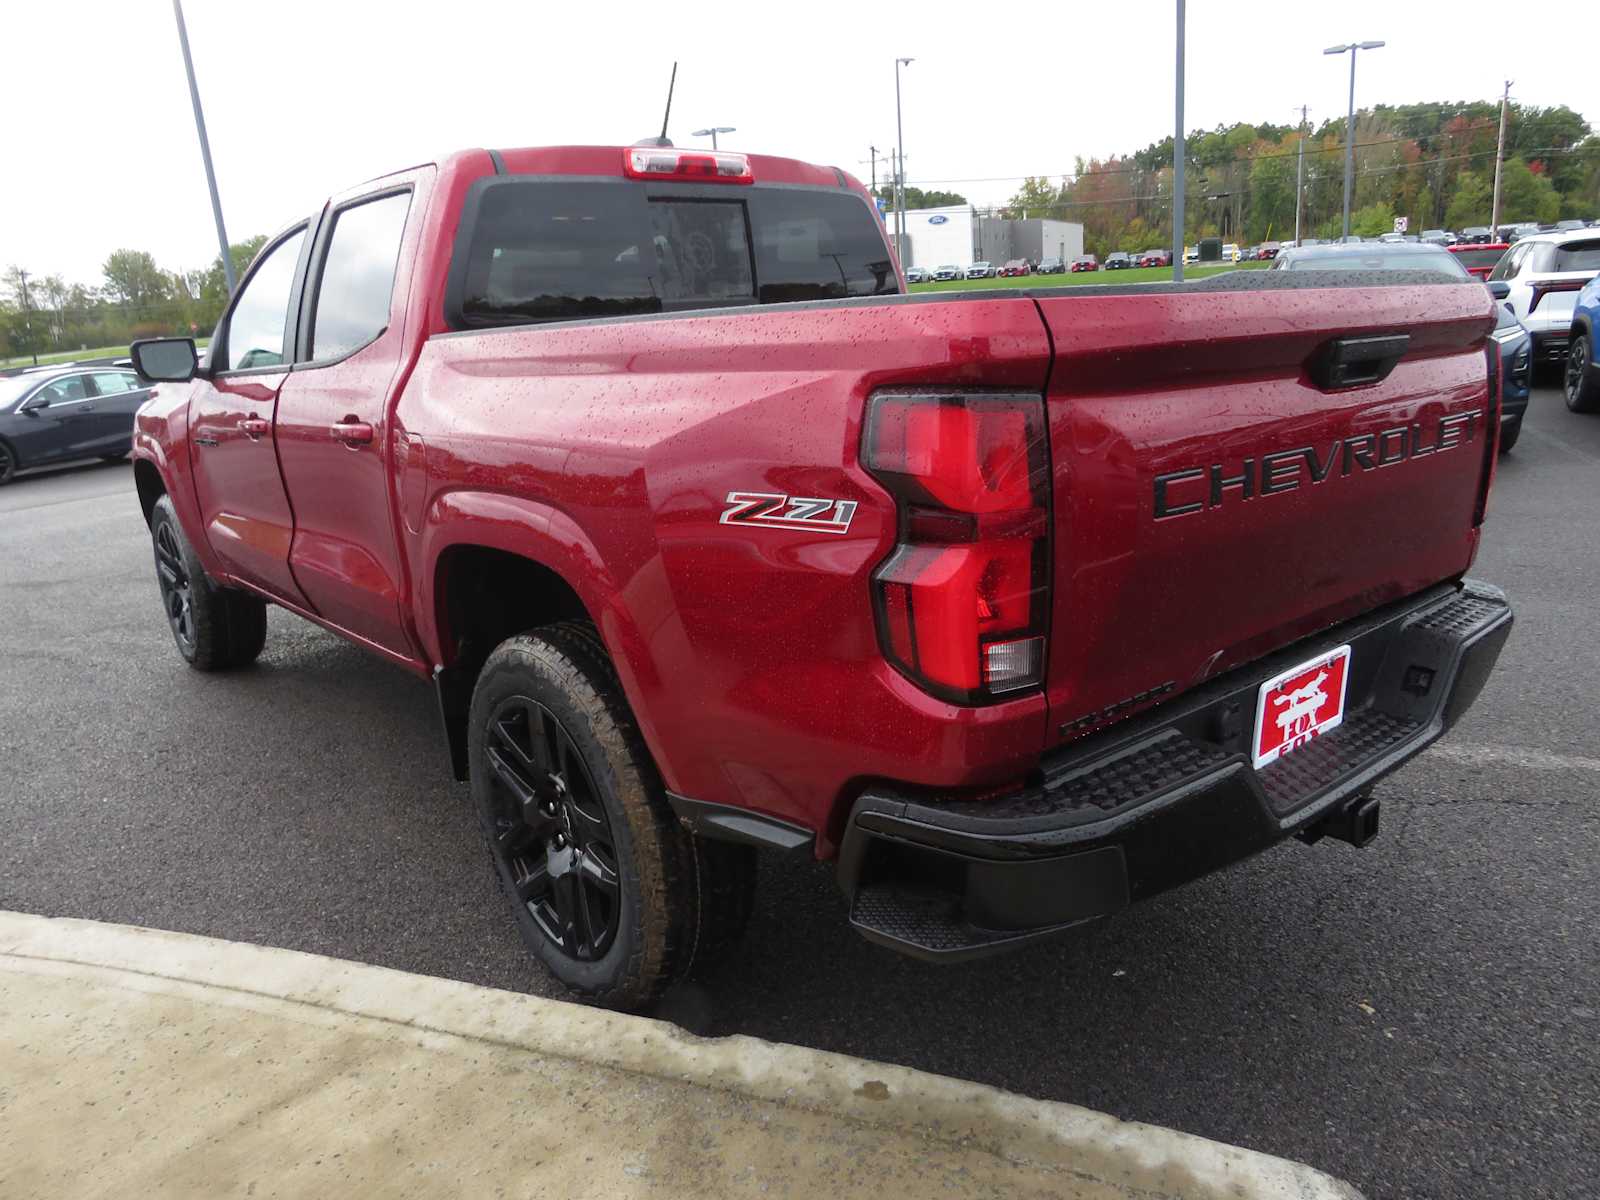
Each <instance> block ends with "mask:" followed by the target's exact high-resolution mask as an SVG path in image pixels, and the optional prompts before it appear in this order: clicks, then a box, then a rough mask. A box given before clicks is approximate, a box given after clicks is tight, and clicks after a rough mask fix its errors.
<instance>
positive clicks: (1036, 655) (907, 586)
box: [863, 392, 1049, 703]
mask: <svg viewBox="0 0 1600 1200" xmlns="http://www.w3.org/2000/svg"><path fill="white" fill-rule="evenodd" d="M1045 436H1046V435H1045V426H1044V403H1043V400H1042V399H1041V398H1040V397H1039V396H1037V395H1019V394H1010V393H1007V394H988V395H978V394H956V395H926V394H920V393H917V394H913V393H893V392H890V393H880V394H878V395H876V396H874V397H873V398H872V402H871V407H870V410H869V413H868V420H867V429H866V433H865V446H864V450H865V453H864V455H863V461H864V464H865V465H866V467H867V469H868V470H870V471H871V472H872V474H873V475H874V477H876V478H877V479H878V480H879V481H880V482H882V483H883V484H884V486H885V487H887V488H888V489H889V490H890V491H891V492H892V493H894V495H895V497H896V499H897V501H898V502H899V507H900V514H901V519H900V539H899V544H898V545H897V546H896V548H895V551H894V553H893V554H891V555H890V557H889V558H888V560H887V561H886V562H885V563H884V564H883V566H881V567H880V568H879V569H878V571H877V573H876V574H875V575H874V577H873V579H874V585H875V588H876V591H877V600H878V619H879V636H880V640H881V642H882V644H883V649H884V653H885V655H886V656H887V657H888V659H889V660H890V661H891V662H892V663H894V665H895V666H896V667H898V668H899V669H900V670H901V671H902V672H903V673H904V674H906V675H907V676H909V677H910V678H911V679H912V680H914V681H915V682H917V683H918V684H919V685H921V686H922V687H924V688H925V689H926V690H928V691H930V692H932V693H934V694H935V695H938V696H941V697H943V698H945V699H950V700H955V701H957V702H960V703H974V702H980V701H982V700H984V699H994V698H996V697H997V696H998V695H999V694H1000V693H1002V692H1005V693H1009V692H1015V691H1019V690H1021V689H1023V688H1027V687H1032V686H1035V685H1037V684H1038V683H1040V682H1041V681H1042V679H1043V677H1044V636H1043V635H1044V627H1045V619H1046V614H1047V612H1048V607H1049V606H1048V588H1049V582H1048V572H1049V545H1048V536H1049V517H1048V485H1049V462H1048V454H1047V448H1046V443H1045Z"/></svg>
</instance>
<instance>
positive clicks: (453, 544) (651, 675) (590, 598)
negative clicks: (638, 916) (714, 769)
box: [412, 490, 673, 787]
mask: <svg viewBox="0 0 1600 1200" xmlns="http://www.w3.org/2000/svg"><path fill="white" fill-rule="evenodd" d="M463 547H480V548H484V549H489V550H500V551H503V552H505V553H507V554H514V555H516V556H518V557H519V558H524V559H527V560H528V561H530V562H533V563H537V564H538V565H539V566H541V567H544V568H545V569H546V570H549V571H551V572H552V573H553V574H555V575H558V576H560V578H561V579H563V580H564V581H565V582H566V583H567V585H568V586H569V587H571V588H572V590H573V591H574V592H575V593H576V594H577V596H578V599H579V600H580V601H582V603H583V606H584V608H585V609H586V610H587V611H588V613H589V616H590V617H591V618H593V620H594V623H595V627H596V629H597V630H598V632H599V634H600V640H601V641H602V642H603V643H604V645H605V648H606V651H607V653H609V654H610V656H611V661H612V664H613V666H614V667H615V668H616V671H617V678H618V679H619V680H620V681H621V683H622V690H623V694H624V695H625V696H626V698H627V701H628V705H629V707H630V708H631V709H632V710H633V717H634V720H635V721H636V722H637V723H638V726H639V731H640V733H641V734H642V735H643V736H644V740H645V744H646V745H647V746H648V747H649V748H650V752H651V754H652V755H653V756H654V757H655V761H656V765H657V767H658V768H659V769H660V770H661V773H662V775H663V777H664V778H665V780H666V782H667V786H668V787H671V786H672V778H673V772H672V770H671V768H670V765H669V763H668V760H667V756H666V755H665V754H664V753H663V746H662V743H661V739H660V737H659V736H658V735H657V731H656V729H655V726H654V723H653V722H652V721H651V719H650V714H649V712H648V711H647V710H646V709H645V708H644V706H643V705H642V704H641V703H640V699H641V696H642V695H643V693H644V691H645V690H646V686H648V685H649V684H650V683H651V682H653V681H654V680H655V679H656V678H657V677H658V675H659V672H658V671H657V670H656V666H655V661H654V657H653V655H652V654H651V651H650V649H649V643H648V641H647V639H646V638H645V636H644V634H643V632H642V631H641V629H640V628H639V625H638V622H637V621H636V620H635V618H634V614H633V612H632V610H631V609H630V608H629V607H628V606H627V604H626V603H625V601H624V599H623V591H624V589H623V588H622V587H621V586H620V585H619V584H618V583H617V581H616V579H615V578H614V576H613V575H612V573H611V571H610V569H609V568H608V567H607V566H606V562H605V559H604V558H603V557H602V555H601V553H600V551H599V549H598V548H597V547H596V546H595V544H594V542H593V540H592V539H591V538H590V537H589V535H588V534H587V533H586V532H585V531H584V529H583V528H582V526H580V525H579V524H578V523H577V522H576V521H575V520H573V518H572V517H571V516H570V515H569V514H568V513H566V512H565V511H563V510H562V509H560V508H557V507H555V506H554V505H550V504H543V503H540V502H539V501H536V500H530V499H526V498H524V497H520V496H511V495H506V494H504V493H498V492H473V491H465V490H460V491H449V492H443V493H440V494H439V495H437V496H435V497H434V498H433V499H432V501H431V502H430V503H429V505H428V509H427V511H426V513H425V514H424V518H423V523H422V532H421V535H420V537H419V539H418V550H417V555H416V562H417V564H418V567H417V577H416V580H415V584H414V587H413V591H412V595H413V596H414V598H415V606H416V622H417V634H418V637H419V638H420V640H421V643H422V647H423V649H424V651H425V653H427V654H428V655H429V657H430V658H431V660H432V663H433V666H434V671H435V675H436V676H444V675H445V674H446V673H447V672H448V671H449V669H450V668H451V667H452V666H453V665H454V659H455V651H454V647H453V646H451V645H450V644H449V643H450V639H449V631H448V629H447V628H446V619H445V616H444V614H443V613H441V611H440V608H441V600H442V588H441V581H442V578H443V577H442V575H441V564H442V563H443V561H444V559H445V557H446V555H448V554H449V553H450V551H452V550H456V549H460V548H463ZM465 683H466V681H464V680H462V681H458V683H457V685H456V686H458V687H459V686H463V685H465ZM460 699H461V697H460V696H459V694H458V696H457V698H456V702H457V703H459V702H460ZM444 702H446V700H445V695H444V687H443V681H442V679H441V703H444Z"/></svg>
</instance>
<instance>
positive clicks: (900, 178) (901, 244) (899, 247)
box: [894, 58, 916, 268]
mask: <svg viewBox="0 0 1600 1200" xmlns="http://www.w3.org/2000/svg"><path fill="white" fill-rule="evenodd" d="M915 61H916V59H914V58H897V59H895V60H894V146H895V160H896V161H895V168H894V211H895V218H894V253H895V257H896V258H898V259H899V260H900V266H901V267H902V268H904V267H905V265H906V264H905V257H906V247H905V236H906V132H905V127H904V126H903V124H902V123H901V120H900V68H901V67H909V66H910V65H911V64H912V63H914V62H915Z"/></svg>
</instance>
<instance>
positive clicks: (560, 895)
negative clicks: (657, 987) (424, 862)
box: [484, 696, 622, 962]
mask: <svg viewBox="0 0 1600 1200" xmlns="http://www.w3.org/2000/svg"><path fill="white" fill-rule="evenodd" d="M484 751H485V755H486V757H487V760H488V765H489V769H490V777H491V779H492V781H493V784H494V793H495V810H494V813H493V821H494V830H493V835H492V848H493V851H494V856H495V859H496V862H497V864H498V865H499V867H500V869H501V872H502V874H503V876H504V878H505V879H506V880H507V883H508V885H509V887H510V890H511V891H512V892H513V894H514V895H515V896H516V899H517V901H518V902H519V903H520V904H522V905H523V906H524V907H525V908H526V909H527V912H528V916H529V918H530V919H531V920H532V921H533V923H534V924H535V925H537V926H538V927H539V931H540V932H541V933H542V934H543V935H544V936H545V938H546V939H548V941H549V943H550V944H551V945H552V946H553V947H555V948H556V949H558V950H560V951H561V953H562V954H564V955H566V956H567V957H569V958H572V959H575V960H577V961H579V962H593V961H595V960H596V959H599V958H601V957H603V956H604V955H605V953H606V951H607V950H608V949H610V947H611V944H612V942H613V941H614V940H615V939H616V936H617V923H618V919H619V917H620V915H621V912H622V886H621V876H620V874H619V870H618V861H617V844H616V839H615V837H614V835H613V834H612V831H611V822H610V820H609V819H608V818H607V816H606V809H605V804H604V803H603V801H602V800H601V797H600V792H599V790H598V789H597V788H596V786H595V782H594V776H593V775H592V774H591V773H590V770H589V766H588V764H587V763H586V762H584V759H583V754H582V753H581V752H580V751H579V749H578V747H577V744H576V743H575V742H574V741H573V740H572V736H571V735H570V734H569V733H568V732H567V730H566V727H565V726H563V725H562V723H561V721H560V720H559V719H558V718H557V717H556V716H555V714H554V713H552V712H551V711H550V710H549V709H548V708H546V707H545V706H544V705H543V704H540V703H539V702H538V701H537V700H532V699H529V698H528V697H526V696H511V697H509V698H507V699H506V700H504V701H502V702H501V704H500V705H499V707H498V708H496V709H495V711H494V713H493V715H492V716H491V717H490V720H489V727H488V730H487V738H486V744H485V747H484Z"/></svg>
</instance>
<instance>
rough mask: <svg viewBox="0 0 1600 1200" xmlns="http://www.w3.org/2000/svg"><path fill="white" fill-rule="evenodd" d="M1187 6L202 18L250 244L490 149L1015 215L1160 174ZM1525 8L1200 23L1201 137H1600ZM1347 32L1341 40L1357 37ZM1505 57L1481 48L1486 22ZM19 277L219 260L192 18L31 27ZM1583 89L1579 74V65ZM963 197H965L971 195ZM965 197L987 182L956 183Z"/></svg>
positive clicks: (1586, 99) (16, 95)
mask: <svg viewBox="0 0 1600 1200" xmlns="http://www.w3.org/2000/svg"><path fill="white" fill-rule="evenodd" d="M1174 7H1175V6H1174V2H1173V0H1122V2H1121V3H1115V4H1106V3H1084V2H1083V0H1054V2H1053V3H1034V2H1033V0H1008V2H1007V3H1003V4H986V5H977V4H973V3H970V2H966V3H960V4H956V3H948V4H946V3H935V2H930V0H922V2H920V3H905V2H901V3H890V4H884V3H877V4H871V3H862V2H860V0H854V2H852V3H843V4H841V3H834V2H832V0H807V2H805V3H794V2H793V0H790V2H786V3H783V4H774V3H771V2H770V0H744V2H742V3H711V2H707V0H648V2H645V3H635V2H633V0H593V2H590V3H572V2H570V0H562V2H560V3H556V2H553V0H518V2H516V3H504V4H502V3H491V2H489V0H448V2H435V3H405V2H403V0H385V2H383V3H368V2H366V0H314V2H313V0H188V2H187V3H186V5H185V13H186V16H187V18H188V23H189V38H190V43H191V45H192V47H193V50H194V55H195V59H196V71H197V73H198V76H199V83H200V92H201V98H202V100H203V101H204V103H205V106H206V120H207V123H208V125H209V128H210V133H211V145H212V152H213V154H214V156H215V159H216V168H217V179H218V184H219V186H220V188H221V191H222V203H223V211H224V216H225V218H226V220H227V225H228V232H229V235H230V236H231V237H232V238H233V239H234V240H235V241H238V240H241V239H243V238H244V237H247V236H249V235H250V234H253V233H265V232H269V231H272V230H275V229H277V228H278V227H280V226H282V225H285V224H287V223H288V222H290V221H291V220H293V219H295V218H297V217H298V216H301V215H303V214H305V213H307V212H309V211H310V210H312V209H313V208H314V207H316V206H317V205H319V204H320V203H321V198H322V197H323V196H324V195H325V194H326V193H329V192H332V191H337V190H340V189H342V188H344V187H346V186H348V185H350V184H353V183H356V182H358V181H360V180H362V179H366V178H370V177H371V176H373V175H378V174H382V173H384V172H386V171H389V170H393V169H396V168H399V167H403V166H408V165H410V164H413V163H417V162H422V161H427V160H428V159H430V158H432V157H434V156H435V155H438V154H441V153H444V152H447V151H449V150H452V149H458V148H462V147H467V146H528V145H549V144H560V143H607V144H623V143H626V142H629V141H632V140H634V139H635V138H637V137H639V136H641V135H643V134H646V133H650V132H654V130H655V129H657V128H659V126H660V121H661V107H662V102H663V99H664V96H665V92H666V84H667V75H668V72H669V71H670V68H671V63H672V60H673V59H674V58H677V59H678V60H679V68H678V89H677V95H676V98H675V100H674V103H673V108H672V125H671V130H670V132H671V135H672V136H673V138H674V140H676V141H677V143H678V144H679V145H685V144H698V143H699V141H700V139H695V138H692V137H690V136H689V133H690V131H691V130H694V129H699V128H702V127H704V126H707V125H712V124H716V125H733V126H736V127H737V128H738V132H737V133H735V134H731V135H726V136H725V137H724V139H723V143H722V144H723V146H724V148H732V149H749V150H755V151H761V152H764V153H771V154H785V155H791V156H794V157H797V158H802V159H808V160H811V161H815V162H821V163H826V164H830V165H834V166H841V167H844V168H846V169H848V170H851V171H853V172H855V173H857V174H859V175H860V176H861V178H863V179H866V178H867V176H868V171H869V168H868V167H867V166H866V165H865V164H864V163H863V162H861V161H860V160H864V159H866V158H867V156H868V151H867V147H868V146H869V145H874V144H875V145H877V146H879V147H882V148H887V147H888V146H890V145H892V144H893V140H894V136H895V119H894V118H895V108H894V59H895V57H896V56H897V55H910V56H914V57H915V58H916V62H914V63H913V64H912V65H911V66H909V67H907V68H906V69H905V72H904V76H903V87H904V109H905V146H906V153H907V173H908V176H909V182H911V183H914V184H919V185H922V186H941V187H944V186H948V187H950V188H952V189H954V190H956V191H960V192H961V193H962V194H964V195H966V196H967V197H969V198H970V199H972V200H974V201H977V202H979V203H986V202H995V201H1000V200H1004V199H1005V198H1006V197H1007V196H1009V195H1010V194H1011V192H1012V190H1013V189H1014V187H1015V185H1016V183H1017V182H1018V180H1019V179H1020V177H1021V176H1024V175H1030V174H1034V175H1037V174H1049V175H1059V174H1061V173H1063V172H1066V171H1070V170H1071V168H1072V163H1073V158H1074V156H1075V155H1079V154H1081V155H1084V156H1085V157H1089V156H1096V155H1098V156H1102V157H1103V156H1106V155H1109V154H1112V153H1116V152H1119V151H1131V150H1136V149H1138V148H1140V147H1142V146H1144V145H1146V144H1148V143H1149V142H1151V141H1153V140H1155V139H1158V138H1160V137H1163V136H1165V135H1166V134H1168V133H1170V132H1171V130H1172V121H1173V86H1172V64H1173V47H1174V42H1173V12H1174ZM1511 11H1513V10H1512V9H1510V8H1508V7H1507V5H1506V4H1505V2H1504V0H1495V2H1494V3H1492V4H1491V3H1488V2H1487V0H1458V2H1457V3H1454V4H1450V5H1443V4H1435V3H1423V2H1421V0H1342V2H1340V0H1335V2H1333V3H1324V4H1317V5H1307V6H1296V5H1286V4H1282V3H1277V2H1271V0H1266V2H1257V0H1234V2H1232V3H1226V2H1223V0H1189V36H1188V98H1187V102H1186V103H1187V113H1186V116H1187V120H1186V124H1187V125H1188V127H1189V128H1190V129H1198V128H1210V127H1213V126H1215V125H1218V124H1223V123H1231V122H1233V121H1236V120H1249V121H1266V120H1271V121H1282V122H1285V123H1288V122H1290V121H1292V120H1293V115H1292V111H1293V109H1294V108H1295V107H1296V106H1298V105H1299V104H1301V103H1305V104H1309V105H1310V106H1311V115H1312V120H1313V122H1315V121H1318V120H1320V119H1323V118H1326V117H1328V116H1330V115H1337V114H1342V113H1343V112H1344V108H1345V94H1346V87H1347V83H1348V75H1347V71H1348V59H1347V58H1340V59H1335V58H1325V57H1323V55H1322V53H1321V51H1322V49H1323V47H1325V46H1328V45H1333V44H1336V43H1339V42H1347V41H1351V40H1361V39H1377V38H1382V39H1385V40H1386V41H1387V42H1388V46H1387V47H1386V48H1384V49H1381V50H1377V51H1373V52H1371V53H1363V54H1362V56H1361V62H1360V66H1359V71H1358V76H1357V80H1356V99H1357V103H1358V104H1361V103H1375V102H1379V101H1382V102H1387V103H1406V102H1412V101H1432V100H1465V99H1477V98H1490V97H1494V96H1497V95H1498V93H1499V90H1500V86H1501V83H1502V81H1503V80H1505V79H1507V78H1510V79H1513V80H1515V81H1516V82H1515V85H1514V87H1513V89H1512V94H1513V95H1514V96H1515V97H1516V98H1518V99H1519V100H1521V101H1523V102H1524V103H1528V104H1537V105H1552V104H1568V105H1570V106H1572V107H1573V108H1575V109H1577V110H1578V111H1579V112H1581V113H1583V114H1584V116H1585V117H1587V118H1589V119H1590V120H1592V121H1600V72H1596V71H1594V70H1592V69H1591V68H1590V67H1589V66H1588V65H1587V63H1586V59H1585V57H1584V55H1582V54H1579V53H1576V52H1574V53H1570V54H1568V53H1563V52H1562V51H1561V50H1560V48H1559V47H1558V46H1557V44H1556V43H1555V42H1553V41H1552V40H1551V39H1552V37H1554V36H1555V35H1556V26H1554V25H1541V24H1540V22H1539V21H1538V20H1534V22H1533V24H1531V25H1530V24H1527V23H1521V24H1519V22H1518V21H1517V20H1516V19H1511V26H1510V31H1509V32H1507V20H1508V16H1507V14H1508V13H1509V12H1511ZM1333 13H1338V14H1340V15H1339V16H1338V17H1337V18H1336V19H1335V18H1333V17H1332V16H1331V15H1330V14H1333ZM1480 20H1481V22H1482V24H1483V30H1484V32H1483V34H1482V36H1479V35H1477V34H1475V33H1473V32H1472V30H1473V27H1474V25H1475V24H1476V23H1477V22H1478V21H1480ZM0 27H3V31H4V37H5V43H6V46H7V48H8V51H9V52H8V53H7V55H6V61H5V67H4V77H5V82H6V88H5V94H6V96H7V97H8V103H7V112H8V120H7V121H6V134H5V140H6V143H7V144H6V146H5V154H4V158H5V161H6V163H7V171H6V178H5V186H4V187H0V266H3V265H6V264H10V263H17V264H19V265H21V266H23V267H25V268H27V269H28V270H29V271H30V272H33V273H37V274H46V273H50V272H60V273H61V274H64V275H65V276H67V278H68V279H69V280H73V281H78V282H83V283H89V284H98V283H99V282H100V263H101V262H102V261H103V260H104V258H105V256H106V254H107V253H108V252H110V251H111V250H114V249H117V248H119V247H124V246H127V247H135V248H139V249H146V250H149V251H151V252H152V253H153V254H154V255H155V256H156V259H157V261H158V262H159V263H160V264H161V265H162V266H164V267H168V268H187V267H198V266H202V265H204V264H205V263H206V262H207V261H208V260H209V259H210V258H211V257H213V256H214V255H215V254H216V249H217V246H216V236H215V232H214V229H213V226H212V221H211V213H210V208H209V204H208V201H207V199H206V192H205V177H204V174H203V171H202V169H201V165H200V154H199V150H198V148H197V143H196V140H195V132H194V125H193V120H192V118H191V115H190V107H189V96H188V90H187V88H186V86H185V82H184V76H183V63H182V59H181V57H180V54H179V51H178V42H177V35H176V31H175V25H174V22H173V17H172V9H171V4H170V3H169V0H115V2H106V3H100V2H96V0H52V2H51V3H27V4H21V3H14V4H11V5H8V6H7V9H6V15H5V17H4V18H3V19H0ZM1558 64H1559V65H1558ZM946 181H952V182H948V183H947V182H946ZM953 181H960V182H953Z"/></svg>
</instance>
